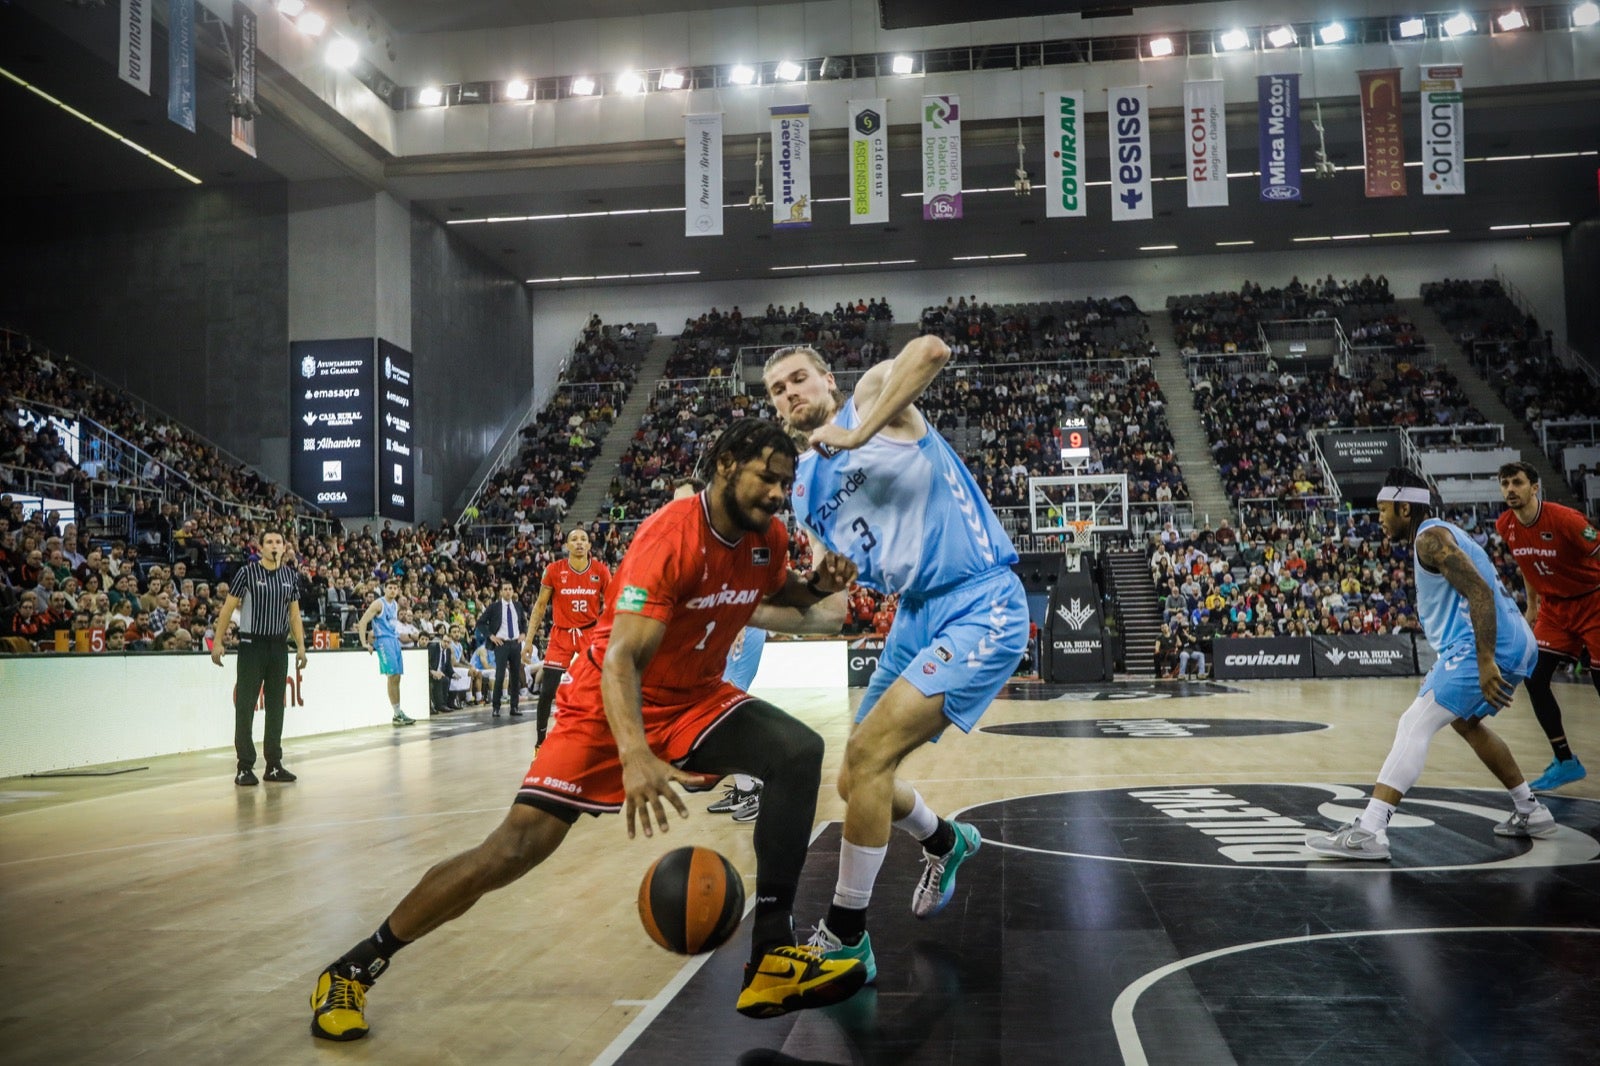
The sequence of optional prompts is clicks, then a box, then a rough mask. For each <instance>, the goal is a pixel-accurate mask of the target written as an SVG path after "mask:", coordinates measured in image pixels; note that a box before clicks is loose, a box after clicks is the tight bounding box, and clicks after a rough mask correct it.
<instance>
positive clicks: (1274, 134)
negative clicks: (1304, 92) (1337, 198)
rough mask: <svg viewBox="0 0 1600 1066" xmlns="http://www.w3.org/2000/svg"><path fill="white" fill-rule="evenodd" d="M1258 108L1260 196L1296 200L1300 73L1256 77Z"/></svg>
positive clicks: (1272, 200) (1298, 186) (1278, 199)
mask: <svg viewBox="0 0 1600 1066" xmlns="http://www.w3.org/2000/svg"><path fill="white" fill-rule="evenodd" d="M1256 100H1257V107H1258V108H1259V109H1260V117H1259V121H1260V123H1261V128H1260V146H1261V199H1262V200H1264V201H1266V202H1268V203H1272V202H1276V201H1291V200H1298V199H1300V75H1298V74H1261V75H1258V76H1257V77H1256Z"/></svg>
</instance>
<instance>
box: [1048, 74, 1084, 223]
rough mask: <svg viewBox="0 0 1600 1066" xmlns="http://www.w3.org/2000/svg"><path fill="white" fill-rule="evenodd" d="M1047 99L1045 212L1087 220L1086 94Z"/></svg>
mask: <svg viewBox="0 0 1600 1066" xmlns="http://www.w3.org/2000/svg"><path fill="white" fill-rule="evenodd" d="M1049 99H1050V98H1048V97H1047V98H1046V106H1045V113H1044V129H1045V142H1044V187H1045V197H1044V213H1045V217H1046V218H1083V217H1085V216H1086V215H1087V214H1088V213H1089V201H1088V197H1086V196H1085V195H1084V176H1083V124H1084V113H1083V91H1082V90H1081V89H1080V90H1076V91H1074V92H1066V93H1061V94H1059V95H1057V96H1056V97H1055V102H1054V104H1053V105H1052V104H1050V103H1049Z"/></svg>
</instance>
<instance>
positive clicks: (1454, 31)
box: [1439, 11, 1478, 37]
mask: <svg viewBox="0 0 1600 1066" xmlns="http://www.w3.org/2000/svg"><path fill="white" fill-rule="evenodd" d="M1439 25H1440V26H1441V27H1442V28H1443V29H1444V32H1445V33H1446V34H1447V35H1448V36H1451V37H1460V36H1462V35H1463V34H1468V33H1471V32H1472V31H1473V30H1475V29H1477V28H1478V24H1477V23H1476V22H1473V21H1472V16H1471V15H1469V14H1467V13H1466V12H1465V11H1462V12H1459V13H1457V14H1454V15H1451V16H1450V17H1449V18H1447V19H1445V20H1444V21H1443V22H1441V23H1440V24H1439Z"/></svg>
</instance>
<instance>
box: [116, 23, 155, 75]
mask: <svg viewBox="0 0 1600 1066" xmlns="http://www.w3.org/2000/svg"><path fill="white" fill-rule="evenodd" d="M152 3H154V0H122V10H121V19H122V21H121V22H120V23H119V24H118V26H117V76H118V77H120V78H121V79H122V80H123V81H125V82H127V83H128V84H129V85H131V86H133V87H134V88H135V89H138V90H139V91H140V92H142V93H144V94H145V95H146V96H149V95H150V5H151V4H152Z"/></svg>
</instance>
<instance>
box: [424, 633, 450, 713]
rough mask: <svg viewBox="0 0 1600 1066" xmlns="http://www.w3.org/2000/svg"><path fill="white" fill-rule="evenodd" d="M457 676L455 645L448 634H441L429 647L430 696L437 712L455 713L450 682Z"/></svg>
mask: <svg viewBox="0 0 1600 1066" xmlns="http://www.w3.org/2000/svg"><path fill="white" fill-rule="evenodd" d="M454 676H455V645H453V644H451V642H450V635H449V634H448V633H440V634H439V635H438V636H437V637H436V638H435V639H434V641H433V642H432V643H431V644H429V645H428V695H429V697H430V698H429V701H428V702H429V703H431V704H432V705H433V710H435V711H453V710H455V709H456V705H455V703H454V702H452V700H451V698H450V682H451V680H452V679H453V678H454Z"/></svg>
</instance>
